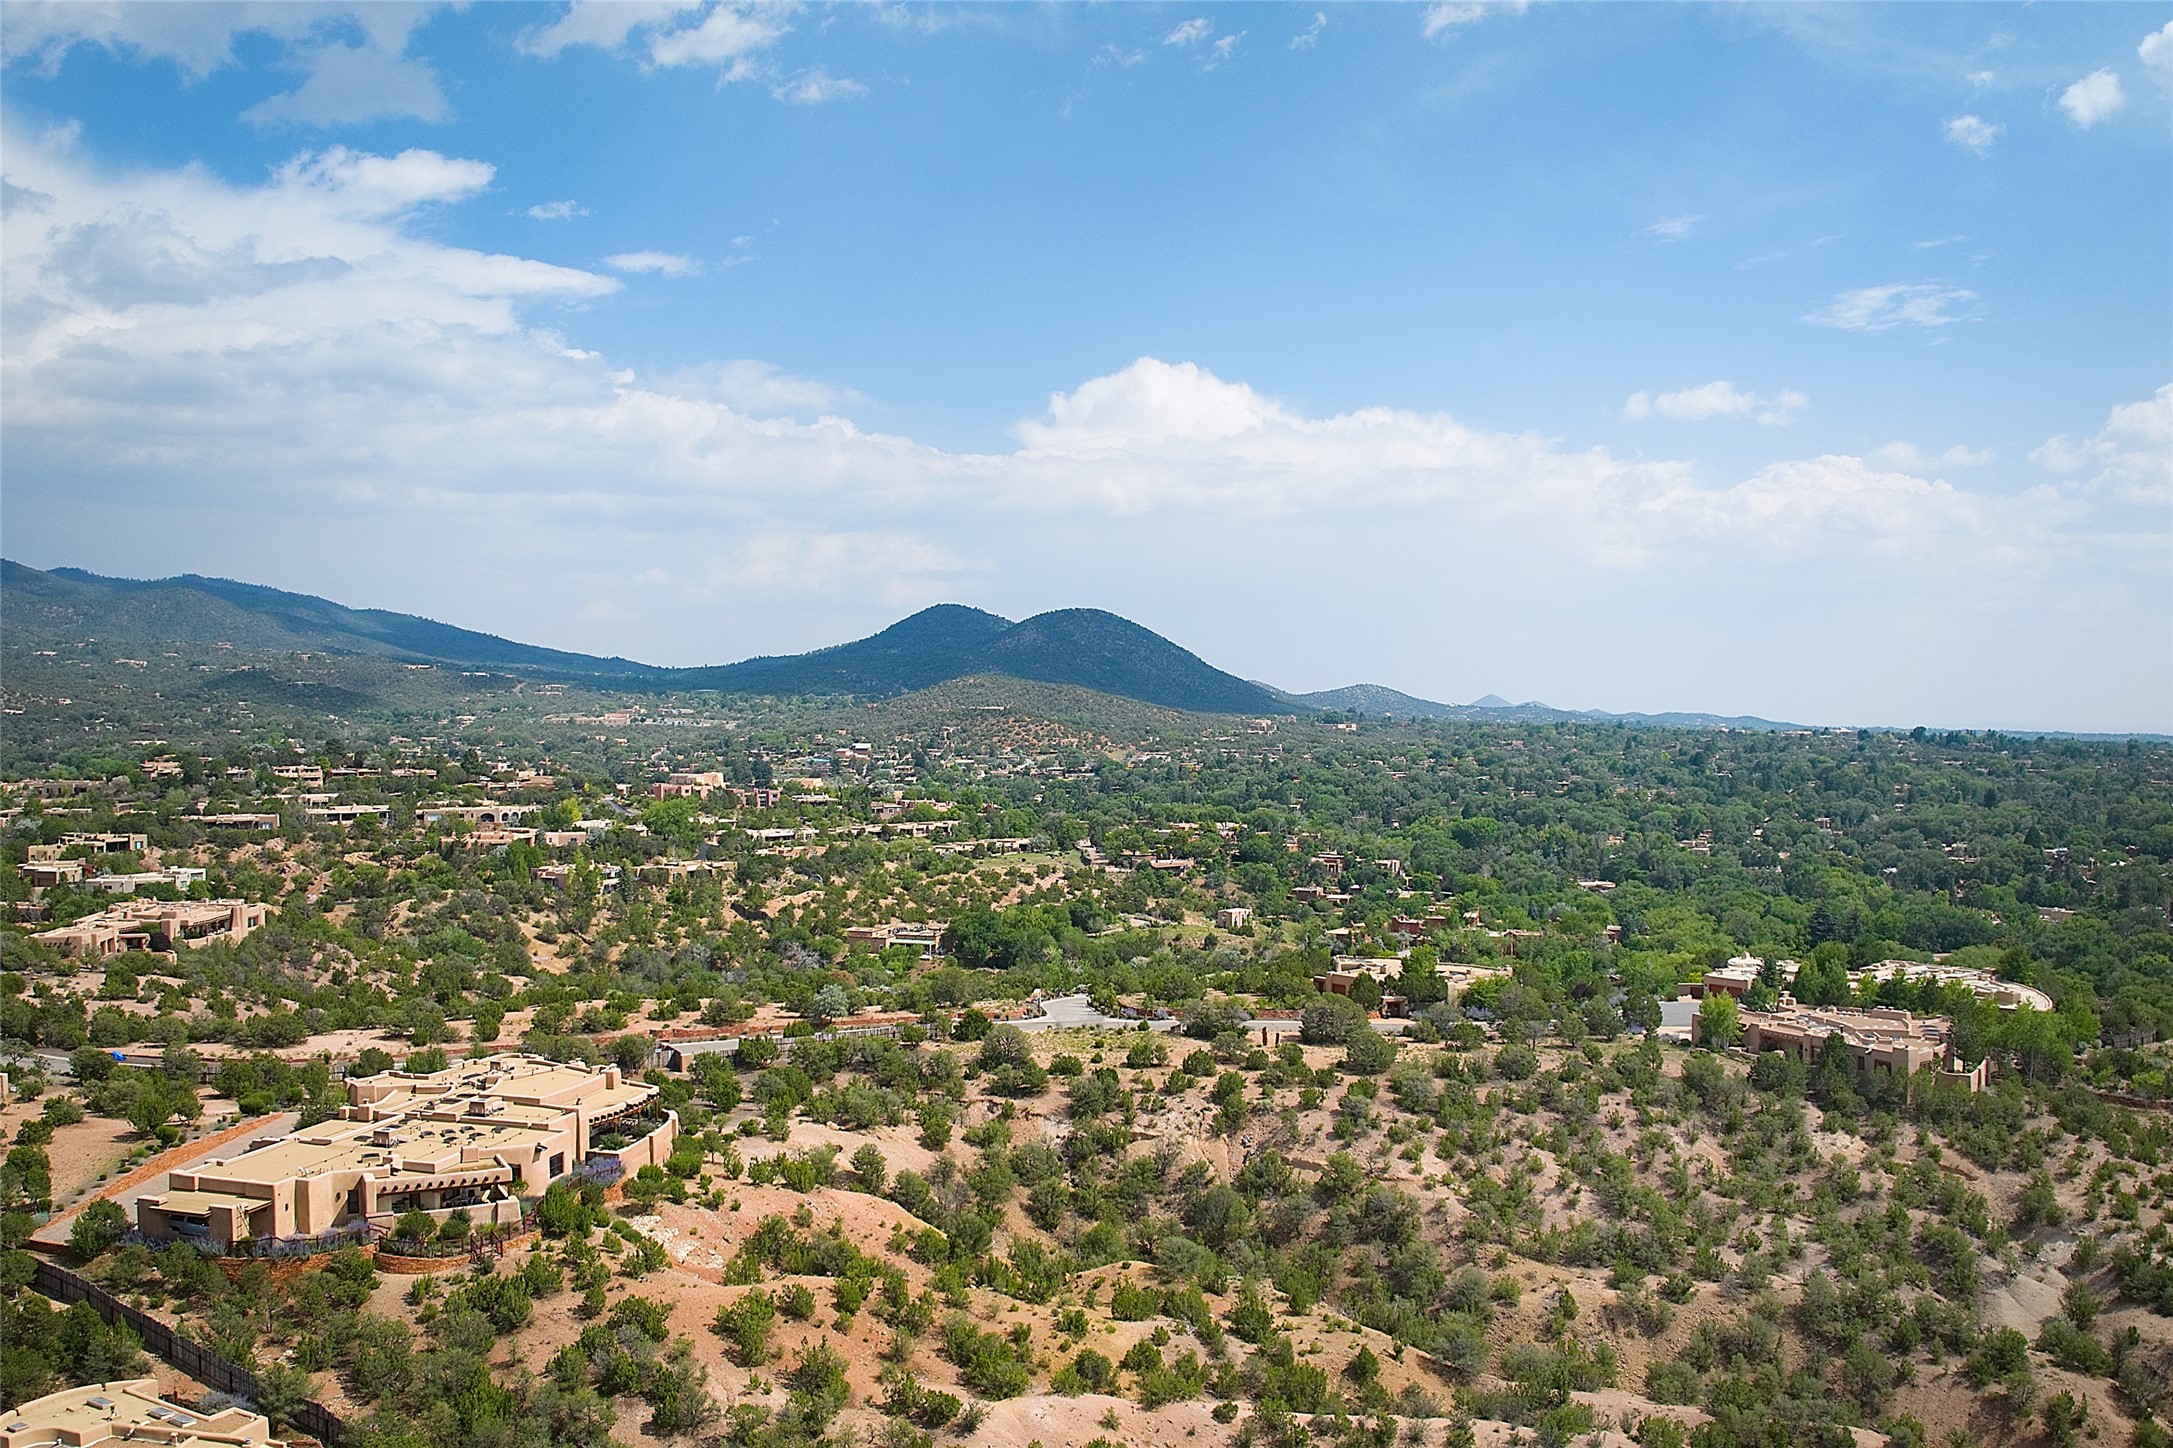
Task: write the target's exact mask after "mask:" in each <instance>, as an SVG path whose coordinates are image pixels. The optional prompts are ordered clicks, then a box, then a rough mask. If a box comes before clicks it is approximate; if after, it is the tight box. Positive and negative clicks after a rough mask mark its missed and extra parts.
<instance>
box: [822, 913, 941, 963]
mask: <svg viewBox="0 0 2173 1448" xmlns="http://www.w3.org/2000/svg"><path fill="white" fill-rule="evenodd" d="M949 928H950V927H949V924H948V923H947V922H945V921H941V920H928V921H904V920H893V921H891V922H890V923H889V924H887V925H856V926H854V927H853V928H851V929H850V930H847V931H846V932H845V943H846V944H847V945H864V946H866V947H868V948H869V949H870V950H887V949H889V948H890V947H891V946H893V945H907V946H912V947H914V948H915V949H917V950H919V951H920V958H921V959H922V960H935V959H938V958H939V957H941V956H942V954H943V932H944V931H945V930H947V929H949Z"/></svg>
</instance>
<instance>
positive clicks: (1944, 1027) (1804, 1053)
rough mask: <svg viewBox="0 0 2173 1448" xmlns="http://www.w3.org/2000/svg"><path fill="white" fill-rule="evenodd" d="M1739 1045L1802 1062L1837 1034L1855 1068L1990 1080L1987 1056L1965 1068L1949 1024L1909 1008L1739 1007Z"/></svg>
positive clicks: (1785, 1002) (1976, 1086)
mask: <svg viewBox="0 0 2173 1448" xmlns="http://www.w3.org/2000/svg"><path fill="white" fill-rule="evenodd" d="M1739 1019H1740V1020H1741V1022H1742V1027H1743V1039H1742V1045H1743V1048H1744V1049H1745V1050H1747V1051H1749V1052H1751V1053H1752V1054H1754V1055H1755V1054H1757V1053H1758V1052H1760V1051H1786V1052H1788V1053H1789V1054H1790V1055H1792V1056H1795V1057H1797V1058H1798V1059H1799V1060H1802V1061H1805V1062H1812V1061H1816V1060H1817V1059H1818V1058H1819V1056H1820V1055H1821V1054H1822V1053H1823V1052H1824V1051H1825V1049H1826V1043H1827V1042H1828V1041H1829V1040H1832V1039H1835V1038H1839V1040H1840V1041H1841V1043H1842V1044H1843V1045H1844V1046H1846V1047H1847V1048H1848V1052H1849V1055H1850V1057H1851V1058H1852V1059H1853V1060H1854V1061H1855V1063H1856V1066H1857V1069H1858V1070H1860V1071H1883V1072H1887V1073H1889V1074H1891V1075H1895V1076H1910V1075H1914V1074H1916V1073H1917V1072H1920V1071H1928V1072H1931V1073H1932V1074H1933V1075H1934V1076H1936V1077H1937V1078H1939V1079H1941V1080H1946V1081H1959V1082H1961V1083H1963V1084H1964V1085H1966V1086H1967V1087H1968V1088H1969V1089H1970V1090H1971V1091H1982V1090H1983V1089H1984V1088H1985V1085H1986V1083H1987V1082H1989V1081H1990V1079H1991V1072H1992V1063H1991V1061H1990V1059H1989V1058H1987V1059H1985V1060H1982V1061H1979V1062H1978V1063H1977V1064H1976V1065H1975V1066H1972V1067H1964V1066H1962V1065H1961V1064H1960V1063H1959V1062H1958V1061H1956V1059H1955V1056H1954V1023H1953V1022H1952V1021H1949V1020H1947V1019H1945V1018H1944V1017H1941V1016H1918V1015H1912V1014H1910V1013H1909V1012H1908V1011H1898V1010H1889V1009H1886V1008H1884V1007H1874V1008H1872V1009H1868V1010H1859V1009H1854V1008H1850V1007H1844V1006H1803V1005H1798V1004H1796V1003H1795V1002H1794V1001H1793V1000H1791V999H1789V998H1788V997H1787V996H1785V995H1784V996H1783V997H1782V998H1781V1006H1780V1009H1778V1010H1773V1011H1744V1012H1742V1013H1741V1015H1740V1017H1739Z"/></svg>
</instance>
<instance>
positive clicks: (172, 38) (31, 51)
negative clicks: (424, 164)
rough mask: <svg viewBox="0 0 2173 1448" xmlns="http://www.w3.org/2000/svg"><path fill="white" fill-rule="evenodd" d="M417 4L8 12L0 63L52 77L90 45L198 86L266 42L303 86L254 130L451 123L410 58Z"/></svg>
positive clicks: (275, 100)
mask: <svg viewBox="0 0 2173 1448" xmlns="http://www.w3.org/2000/svg"><path fill="white" fill-rule="evenodd" d="M431 8H432V7H430V6H428V5H421V4H395V3H382V4H364V5H326V6H320V5H290V4H278V3H228V4H203V5H193V4H192V5H182V4H140V3H97V0H94V3H10V4H8V6H7V11H6V13H7V22H6V24H5V25H4V26H0V54H4V55H5V58H6V60H7V61H8V63H11V64H12V63H15V62H18V61H27V62H30V63H32V64H34V65H36V66H37V67H38V68H39V69H40V70H41V71H44V72H45V73H47V74H52V73H54V72H56V71H58V69H59V68H60V66H61V64H62V62H63V61H65V60H66V58H67V55H68V53H69V52H70V51H71V50H73V49H74V48H75V47H76V46H78V45H96V46H99V47H101V48H102V49H104V50H106V51H107V52H109V53H110V54H113V55H116V56H121V57H125V58H127V59H130V60H134V61H137V62H139V63H140V62H145V61H151V60H165V61H171V62H172V63H173V64H174V65H175V67H176V68H178V69H179V70H180V71H181V73H182V75H183V76H184V77H186V78H188V79H190V80H201V79H203V78H204V77H206V76H208V75H210V74H211V73H212V72H214V71H217V70H220V69H223V68H225V67H226V66H229V65H232V64H234V63H235V60H234V42H235V41H236V40H237V39H239V38H240V37H242V36H245V35H261V36H264V37H267V38H269V39H271V40H272V41H274V42H275V43H277V44H278V46H279V47H280V54H279V58H278V60H277V61H276V62H274V64H275V66H276V67H277V68H281V69H288V70H299V71H301V72H302V73H303V80H302V84H301V85H300V86H299V87H298V88H296V89H295V90H292V91H289V92H286V93H284V94H280V95H275V96H272V97H270V98H268V99H266V100H264V101H261V102H259V103H258V104H256V105H254V106H251V107H250V108H249V109H248V110H246V111H244V112H243V113H242V115H243V118H244V119H245V120H247V121H249V122H250V123H251V124H253V125H259V126H276V125H311V126H328V125H338V124H342V123H345V122H350V121H366V120H377V119H381V118H384V117H390V116H411V117H414V118H415V119H417V120H424V121H439V120H443V119H445V117H446V116H447V115H448V114H449V107H448V106H447V104H446V100H445V93H444V91H443V90H442V89H441V88H440V87H439V85H438V78H437V72H436V71H435V70H434V69H433V68H432V67H431V65H430V63H429V62H428V61H426V60H422V59H420V58H418V57H413V56H410V55H408V54H407V51H408V46H409V42H410V41H411V40H412V39H413V37H414V33H415V32H416V30H418V29H419V28H420V27H421V26H422V25H423V24H424V22H425V21H427V20H428V18H429V16H430V12H431Z"/></svg>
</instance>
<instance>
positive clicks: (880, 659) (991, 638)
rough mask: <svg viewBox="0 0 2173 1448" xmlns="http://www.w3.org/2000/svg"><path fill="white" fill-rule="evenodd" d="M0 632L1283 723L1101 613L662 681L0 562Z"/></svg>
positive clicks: (868, 644)
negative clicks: (1088, 705)
mask: <svg viewBox="0 0 2173 1448" xmlns="http://www.w3.org/2000/svg"><path fill="white" fill-rule="evenodd" d="M0 625H4V628H5V639H6V643H7V645H8V647H9V648H11V649H34V648H39V647H49V646H52V645H55V644H73V643H76V642H79V641H81V640H84V639H87V638H96V639H98V640H99V641H100V643H101V645H102V646H109V647H110V648H112V649H113V650H115V651H118V652H122V653H136V654H143V655H146V656H148V655H151V654H156V653H159V652H161V651H164V650H167V649H172V648H175V647H177V646H191V645H193V646H196V647H199V648H204V647H213V646H217V645H227V646H230V647H232V648H234V649H237V650H243V651H258V652H265V651H277V652H317V651H323V652H326V653H332V654H348V655H358V654H359V655H364V656H370V657H378V658H389V659H398V660H402V661H409V662H428V663H433V664H442V665H446V666H449V667H455V668H461V669H491V670H500V671H504V672H507V673H513V674H519V675H522V676H525V677H528V678H534V679H541V680H556V681H564V682H569V683H583V684H590V685H598V686H604V687H610V688H619V689H632V690H642V691H656V692H662V691H692V690H715V691H717V692H720V693H727V694H752V695H768V696H773V697H795V696H836V695H846V696H852V697H858V698H875V699H881V698H890V697H894V696H896V695H899V694H907V693H912V692H914V691H916V690H920V689H926V688H929V687H931V686H933V685H936V684H941V683H945V682H947V681H949V680H953V679H962V678H967V677H971V676H974V675H982V674H997V675H1005V676H1009V677H1012V678H1017V679H1026V680H1032V681H1034V682H1037V683H1044V684H1058V685H1070V686H1074V687H1078V688H1083V689H1092V690H1096V691H1098V692H1101V693H1105V694H1112V695H1115V696H1117V697H1119V698H1124V699H1131V700H1135V701H1138V702H1140V703H1146V704H1154V705H1159V706H1161V707H1164V708H1170V709H1183V710H1190V711H1193V712H1197V713H1209V714H1216V713H1277V712H1280V713H1288V712H1290V709H1291V706H1290V705H1289V704H1287V703H1285V702H1282V701H1281V700H1279V699H1278V698H1277V697H1276V696H1275V695H1274V694H1273V693H1271V692H1270V691H1269V690H1267V689H1264V688H1261V687H1260V686H1259V685H1257V684H1250V683H1247V682H1246V681H1245V680H1243V679H1240V678H1238V677H1236V676H1235V675H1233V674H1226V673H1224V672H1223V671H1222V670H1220V669H1217V668H1215V667H1213V666H1212V665H1210V664H1208V663H1207V662H1205V661H1204V660H1202V659H1201V658H1200V657H1199V656H1198V655H1196V654H1193V653H1191V652H1189V651H1188V650H1186V649H1183V648H1180V647H1179V646H1178V645H1176V644H1174V643H1172V642H1170V641H1169V640H1168V639H1166V638H1163V637H1162V636H1161V635H1159V634H1157V633H1154V632H1153V631H1152V630H1150V629H1145V628H1142V627H1140V626H1139V625H1138V624H1136V623H1133V622H1131V621H1130V620H1129V619H1124V618H1120V617H1118V616H1117V615H1115V614H1113V613H1106V612H1103V611H1102V610H1100V609H1063V610H1059V611H1057V612H1053V613H1044V614H1040V615H1038V616H1036V617H1034V618H1030V619H1028V620H1026V621H1025V622H1024V623H1013V622H1012V621H1011V620H1009V619H1006V618H1003V617H1000V616H998V615H996V614H993V613H989V612H986V611H985V610H982V609H978V608H969V607H966V606H964V605H962V604H955V603H946V604H937V605H936V606H934V607H932V608H926V609H922V610H921V611H920V612H919V613H916V614H914V615H912V616H911V617H909V618H905V619H901V620H900V621H899V622H897V623H895V624H892V625H891V626H890V627H889V628H886V629H884V630H883V631H882V632H880V633H877V634H872V635H870V636H869V637H867V638H863V639H856V640H854V641H852V642H851V643H844V644H838V645H835V646H833V647H831V648H826V649H817V650H815V651H814V652H812V653H806V654H790V655H780V656H774V657H770V656H765V657H760V658H753V659H747V660H744V661H742V662H740V663H736V664H720V665H711V666H706V667H699V668H662V667H659V666H657V665H654V664H644V663H639V662H636V661H634V660H632V659H623V658H596V657H593V656H591V655H588V654H576V653H568V652H565V651H563V650H559V649H548V648H540V647H537V646H535V645H533V644H524V643H517V642H515V641H513V640H510V639H504V638H500V637H498V636H497V635H495V634H487V633H478V632H475V631H474V630H471V629H463V628H456V627H453V626H452V625H450V624H443V623H439V622H437V621H435V620H433V619H427V618H420V617H417V616H415V615H413V614H404V613H392V612H388V611H386V610H383V609H355V608H348V607H346V606H344V605H342V604H337V603H333V602H331V601H330V600H328V599H323V598H317V597H314V596H312V595H309V594H301V593H288V592H285V591H283V590H280V589H276V588H265V587H261V586H259V585H256V584H248V583H236V582H233V581H231V580H228V579H223V578H204V577H200V576H197V575H194V574H188V575H183V576H181V577H177V578H164V579H155V580H149V581H139V580H135V579H126V578H107V577H102V576H100V575H98V574H95V573H87V572H84V571H82V570H80V569H74V568H61V569H54V570H52V571H51V572H44V571H41V570H39V569H35V568H29V567H26V566H24V565H22V564H19V563H14V562H5V563H0Z"/></svg>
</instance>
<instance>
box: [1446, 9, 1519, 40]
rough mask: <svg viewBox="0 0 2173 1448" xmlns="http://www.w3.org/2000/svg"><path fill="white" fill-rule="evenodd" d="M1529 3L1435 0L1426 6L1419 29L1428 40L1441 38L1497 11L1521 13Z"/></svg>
mask: <svg viewBox="0 0 2173 1448" xmlns="http://www.w3.org/2000/svg"><path fill="white" fill-rule="evenodd" d="M1528 3H1529V0H1496V3H1492V4H1489V3H1487V0H1435V3H1434V4H1431V5H1428V6H1427V7H1426V14H1425V18H1424V19H1422V20H1421V21H1420V22H1419V31H1420V33H1421V34H1423V35H1424V36H1425V37H1426V38H1427V39H1428V40H1440V39H1442V38H1443V37H1445V36H1450V35H1454V34H1455V33H1456V32H1457V31H1459V30H1461V29H1463V28H1464V27H1465V26H1467V25H1475V24H1477V23H1478V22H1479V21H1481V20H1484V19H1485V18H1486V17H1487V16H1488V15H1490V14H1492V13H1494V12H1496V11H1502V12H1506V13H1508V14H1511V15H1521V14H1523V13H1524V11H1525V8H1526V6H1527V4H1528Z"/></svg>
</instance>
